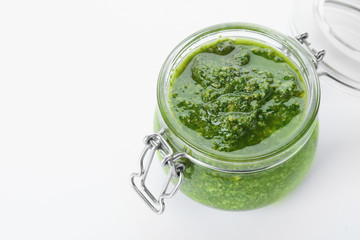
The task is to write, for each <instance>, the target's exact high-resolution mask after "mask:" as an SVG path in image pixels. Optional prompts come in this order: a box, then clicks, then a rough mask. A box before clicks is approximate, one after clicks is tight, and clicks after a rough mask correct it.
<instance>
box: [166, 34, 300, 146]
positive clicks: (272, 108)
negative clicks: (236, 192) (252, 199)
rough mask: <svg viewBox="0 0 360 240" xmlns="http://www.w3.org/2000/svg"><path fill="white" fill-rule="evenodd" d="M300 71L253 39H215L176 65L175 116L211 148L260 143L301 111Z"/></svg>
mask: <svg viewBox="0 0 360 240" xmlns="http://www.w3.org/2000/svg"><path fill="white" fill-rule="evenodd" d="M304 96H305V90H304V85H303V82H302V80H301V78H300V74H299V73H298V72H297V71H296V70H295V68H294V67H292V65H291V63H289V62H288V61H287V60H286V59H284V57H283V56H282V55H280V54H279V53H278V52H277V51H275V50H273V49H272V48H270V47H263V46H260V45H259V44H257V43H255V42H251V41H239V40H230V39H226V40H219V41H217V42H213V43H210V44H208V45H204V46H202V47H201V48H200V49H198V50H196V51H194V52H193V53H191V54H190V55H189V56H188V57H187V58H186V61H183V63H182V64H180V65H179V66H178V68H177V69H176V71H175V74H174V75H173V78H172V82H171V88H170V106H171V108H172V112H173V114H174V116H175V117H176V118H177V119H179V121H180V122H181V123H182V124H183V125H185V126H186V127H188V128H190V129H192V130H194V131H196V132H197V133H198V134H197V135H198V136H197V137H199V140H201V138H204V139H206V140H210V141H204V144H208V145H209V147H211V148H212V149H214V150H217V151H225V152H231V151H235V150H240V149H243V148H245V147H247V146H253V145H257V144H259V143H261V142H262V141H263V140H264V139H266V138H268V137H269V136H271V135H272V134H273V133H274V132H276V131H278V130H280V129H281V128H283V127H284V126H286V125H287V124H288V123H289V122H290V121H291V120H292V119H293V118H294V117H295V116H297V115H299V114H300V113H302V112H303V111H304V108H305V99H304Z"/></svg>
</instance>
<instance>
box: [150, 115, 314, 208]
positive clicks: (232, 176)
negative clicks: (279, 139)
mask: <svg viewBox="0 0 360 240" xmlns="http://www.w3.org/2000/svg"><path fill="white" fill-rule="evenodd" d="M161 128H164V129H167V128H166V126H165V125H164V123H163V121H162V119H161V116H159V114H158V113H157V112H156V113H155V117H154V130H155V131H156V132H158V131H160V129H161ZM318 133H319V123H318V120H315V121H314V123H313V125H312V126H311V129H309V132H308V134H307V136H305V137H304V138H303V139H301V142H299V144H298V145H296V146H295V147H294V148H292V149H289V150H287V151H288V152H287V154H283V155H280V156H279V157H278V158H279V159H278V161H279V162H282V163H281V164H279V165H276V166H273V167H270V168H268V169H264V170H260V171H254V172H235V171H234V172H225V171H220V170H214V169H211V168H209V167H206V166H202V165H199V164H197V163H196V162H193V161H191V160H190V159H187V158H184V159H181V160H180V161H181V162H182V163H183V164H184V165H185V170H184V181H183V184H182V186H181V188H180V190H181V192H183V193H184V194H185V195H187V196H188V197H190V198H192V199H193V200H195V201H197V202H199V203H202V204H204V205H207V206H211V207H214V208H219V209H224V210H249V209H256V208H260V207H263V206H266V205H269V204H271V203H274V202H276V201H278V200H280V199H281V198H283V197H285V196H286V195H287V194H288V193H290V192H291V191H292V190H293V189H294V188H295V187H296V186H298V185H299V184H300V183H301V182H302V180H303V179H304V178H305V176H306V175H307V173H308V171H309V169H310V167H311V165H312V162H313V160H314V156H315V153H316V148H317V141H318ZM164 137H165V139H166V140H167V141H168V142H169V144H170V145H171V146H172V148H173V149H174V150H175V151H177V152H184V151H185V152H186V151H187V152H188V154H189V155H191V151H188V150H187V149H188V148H187V146H186V144H181V143H180V144H179V142H176V141H174V140H173V137H174V136H173V133H171V132H170V131H168V130H167V131H166V133H165V134H164ZM289 156H290V157H289ZM159 157H160V156H159ZM194 157H195V156H194ZM281 158H286V159H281ZM160 159H161V157H160ZM161 160H162V159H161ZM218 160H221V159H218Z"/></svg>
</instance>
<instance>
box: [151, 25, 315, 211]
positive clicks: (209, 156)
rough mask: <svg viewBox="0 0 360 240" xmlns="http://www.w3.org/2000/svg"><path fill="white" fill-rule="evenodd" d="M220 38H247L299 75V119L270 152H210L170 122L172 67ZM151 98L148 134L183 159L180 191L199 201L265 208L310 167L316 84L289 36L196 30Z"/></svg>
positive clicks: (222, 28) (309, 63)
mask: <svg viewBox="0 0 360 240" xmlns="http://www.w3.org/2000/svg"><path fill="white" fill-rule="evenodd" d="M222 37H224V38H232V37H234V38H237V37H240V38H246V39H252V40H257V41H259V42H261V43H263V44H265V45H267V46H270V47H272V48H274V49H276V50H277V51H279V52H281V53H282V54H284V55H285V56H286V57H287V58H288V59H290V60H291V62H292V63H293V64H294V65H295V66H296V67H297V68H298V69H299V73H300V74H301V75H302V77H303V80H304V83H305V85H306V96H305V97H306V102H307V106H306V109H305V114H304V118H303V120H302V122H301V123H300V124H299V126H298V127H296V128H294V131H293V132H292V133H291V135H290V136H289V137H288V138H284V140H280V139H279V141H275V142H276V143H274V145H275V144H276V146H275V147H274V148H264V152H261V151H260V152H258V151H256V152H255V153H254V154H253V155H246V154H245V155H244V154H242V153H239V154H230V155H229V154H228V153H225V152H220V151H218V152H216V153H213V152H211V151H209V150H207V149H205V148H204V145H202V143H201V141H194V140H193V139H192V138H191V135H192V133H189V132H187V129H186V131H184V127H185V126H182V125H181V124H179V122H178V121H176V119H175V118H174V115H173V114H172V112H171V110H170V108H169V104H168V103H169V101H168V96H169V86H170V85H171V83H170V79H171V74H172V72H173V71H174V69H176V66H178V65H179V64H180V63H181V61H182V60H183V59H184V56H186V55H188V54H189V53H191V51H192V49H196V48H198V47H201V46H203V44H206V43H207V42H210V41H213V40H214V39H219V38H222ZM157 98H158V106H157V110H156V112H155V119H154V131H155V132H161V134H162V137H163V138H164V139H165V140H166V142H167V143H168V145H169V146H170V147H171V148H172V150H173V152H174V153H182V156H185V157H183V158H181V159H180V160H178V161H180V162H181V164H182V165H184V166H185V169H184V170H183V171H184V174H183V175H184V180H183V182H182V186H181V188H180V190H181V191H182V192H183V193H184V194H186V195H187V196H189V197H190V198H192V199H194V200H195V201H197V202H199V203H202V204H205V205H208V206H211V207H215V208H220V209H225V210H248V209H255V208H259V207H262V206H266V205H268V204H271V203H273V202H275V201H277V200H279V199H281V198H283V197H284V196H286V195H287V194H288V193H289V192H291V190H293V189H294V188H295V187H296V186H297V185H298V184H299V183H300V182H301V181H302V180H303V179H304V177H305V176H306V174H307V173H308V171H309V169H310V167H311V164H312V162H313V159H314V156H315V152H316V147H317V140H318V131H319V126H318V120H317V112H318V108H319V103H320V88H319V80H318V76H317V72H316V65H315V64H314V58H313V56H312V55H311V54H310V55H309V52H308V51H306V50H304V48H303V47H302V45H301V44H300V43H299V42H298V41H297V40H295V39H294V38H291V37H287V36H284V35H282V34H281V33H277V32H275V31H274V30H271V29H267V28H264V27H262V26H258V25H253V24H244V23H230V24H223V25H217V26H213V27H209V28H207V29H204V30H201V31H199V32H197V33H195V34H193V35H191V36H189V37H188V38H187V39H185V40H184V41H183V42H181V43H180V44H179V45H178V46H177V47H176V48H175V49H174V50H173V51H172V52H171V53H170V55H169V56H168V58H167V59H166V61H165V63H164V65H163V67H162V69H161V71H160V74H159V79H158V86H157ZM187 134H188V135H187ZM160 158H161V156H160ZM165 170H166V169H165Z"/></svg>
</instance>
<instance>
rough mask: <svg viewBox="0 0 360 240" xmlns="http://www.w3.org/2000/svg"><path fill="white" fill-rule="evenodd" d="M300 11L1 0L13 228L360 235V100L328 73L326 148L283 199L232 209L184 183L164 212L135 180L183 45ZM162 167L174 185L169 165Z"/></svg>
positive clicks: (59, 233) (1, 224) (157, 235)
mask: <svg viewBox="0 0 360 240" xmlns="http://www.w3.org/2000/svg"><path fill="white" fill-rule="evenodd" d="M291 9H292V2H291V1H288V0H272V1H267V0H263V1H260V0H251V1H241V0H234V1H231V0H221V1H219V0H217V1H210V0H207V1H196V0H192V1H188V0H181V1H180V0H178V1H171V0H162V1H161V0H151V1H145V0H144V1H124V0H120V1H115V0H97V1H95V0H94V1H80V0H70V1H69V0H62V1H38V0H36V1H15V0H14V1H13V0H11V1H10V0H8V1H6V0H4V1H1V2H0V239H1V240H10V239H37V240H40V239H47V240H48V239H76V240H79V239H106V240H108V239H109V240H110V239H168V238H169V239H173V240H176V239H179V240H180V239H182V240H183V239H293V240H296V239H359V238H360V219H359V215H360V157H359V148H360V125H359V123H360V107H359V104H360V98H358V97H351V96H348V95H345V94H344V93H342V92H340V91H338V90H337V89H334V88H332V87H329V86H328V85H325V84H322V103H321V111H320V119H321V135H320V140H319V147H318V153H317V158H316V160H315V163H314V165H313V168H312V169H311V171H310V173H309V175H308V177H307V178H306V180H305V181H304V182H303V184H302V185H301V186H300V187H299V188H297V189H296V190H295V191H294V192H293V193H292V194H290V195H289V196H288V197H286V198H285V199H284V200H282V201H280V202H279V203H276V204H274V205H271V206H268V207H265V208H262V209H258V210H253V211H245V212H227V211H220V210H215V209H212V208H209V207H205V206H202V205H200V204H198V203H196V202H194V201H192V200H190V199H189V198H187V197H186V196H184V195H183V194H182V193H178V194H177V195H176V196H175V197H174V198H173V199H170V200H169V201H167V208H166V211H165V213H164V214H163V215H161V216H158V215H155V214H154V213H153V212H151V211H150V210H149V209H148V207H147V206H146V205H145V204H144V203H143V202H142V200H141V199H140V198H139V197H138V196H137V195H136V194H135V192H134V191H133V190H132V188H131V187H130V184H129V175H130V174H131V173H132V172H134V171H138V162H137V161H138V156H139V154H140V151H141V150H142V148H143V145H142V139H143V137H144V135H145V134H148V133H151V132H152V118H153V111H154V109H155V105H156V95H155V90H156V81H157V74H158V72H159V70H160V67H161V65H162V63H163V61H164V60H165V58H166V56H167V54H168V53H169V52H170V51H171V50H172V48H173V47H175V45H176V44H177V43H178V42H180V41H181V40H182V39H183V38H185V37H186V36H188V35H189V34H191V33H193V32H194V31H197V30H199V29H201V28H203V27H206V26H209V25H212V24H217V23H222V22H233V21H247V22H253V23H258V24H262V25H266V26H269V27H272V28H274V29H277V30H279V31H282V32H285V33H288V32H289V30H288V29H289V28H288V26H289V19H290V17H291ZM319 48H321V46H319ZM325 81H326V80H325ZM154 173H158V174H155V175H152V176H153V178H152V180H151V183H154V184H155V185H159V184H160V185H161V184H162V180H163V174H162V172H161V169H160V166H159V165H156V166H154Z"/></svg>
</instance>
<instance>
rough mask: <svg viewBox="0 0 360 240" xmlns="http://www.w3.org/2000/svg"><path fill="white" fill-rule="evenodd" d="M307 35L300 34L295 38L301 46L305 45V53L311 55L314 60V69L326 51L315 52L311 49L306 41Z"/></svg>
mask: <svg viewBox="0 0 360 240" xmlns="http://www.w3.org/2000/svg"><path fill="white" fill-rule="evenodd" d="M308 37H309V34H308V33H302V34H300V35H297V36H295V38H296V40H298V41H299V42H300V43H301V44H305V46H306V49H307V51H308V52H309V53H310V54H311V55H312V57H313V59H314V64H315V66H316V68H317V67H318V64H319V62H321V61H322V60H323V58H324V56H325V53H326V51H325V50H324V49H323V50H320V51H317V50H316V49H314V48H311V47H310V45H311V43H310V42H309V41H308Z"/></svg>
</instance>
